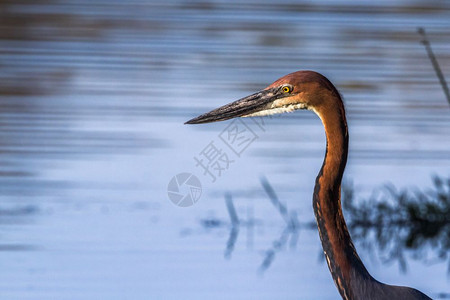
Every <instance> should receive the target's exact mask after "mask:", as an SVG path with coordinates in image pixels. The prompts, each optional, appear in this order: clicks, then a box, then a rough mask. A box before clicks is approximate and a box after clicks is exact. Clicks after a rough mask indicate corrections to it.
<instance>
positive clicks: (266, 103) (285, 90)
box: [185, 71, 340, 124]
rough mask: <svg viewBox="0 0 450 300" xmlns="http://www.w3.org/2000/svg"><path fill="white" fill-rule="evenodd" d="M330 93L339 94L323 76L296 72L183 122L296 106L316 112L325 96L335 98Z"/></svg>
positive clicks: (211, 119) (290, 108)
mask: <svg viewBox="0 0 450 300" xmlns="http://www.w3.org/2000/svg"><path fill="white" fill-rule="evenodd" d="M332 95H338V92H337V90H336V88H335V87H334V86H333V84H331V82H330V81H329V80H328V79H327V78H325V77H324V76H323V75H321V74H319V73H316V72H313V71H298V72H294V73H291V74H288V75H286V76H284V77H281V78H280V79H278V80H276V81H275V82H274V83H272V84H271V85H269V86H268V87H266V88H265V89H264V90H262V91H259V92H257V93H254V94H252V95H250V96H247V97H244V98H242V99H239V100H237V101H234V102H232V103H229V104H226V105H224V106H221V107H219V108H216V109H214V110H212V111H210V112H207V113H205V114H202V115H200V116H198V117H196V118H193V119H191V120H189V121H187V122H186V123H185V124H201V123H210V122H217V121H224V120H228V119H232V118H236V117H252V116H265V115H271V114H278V113H284V112H291V111H294V110H297V109H311V110H314V111H316V112H317V110H318V109H320V107H322V106H324V105H325V104H326V102H327V101H329V100H327V99H332V98H335V97H330V96H332ZM338 98H339V99H340V97H338Z"/></svg>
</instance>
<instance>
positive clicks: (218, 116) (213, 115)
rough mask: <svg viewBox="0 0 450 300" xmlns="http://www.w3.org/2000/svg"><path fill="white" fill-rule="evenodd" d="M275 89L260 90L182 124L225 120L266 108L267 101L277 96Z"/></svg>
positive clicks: (269, 101)
mask: <svg viewBox="0 0 450 300" xmlns="http://www.w3.org/2000/svg"><path fill="white" fill-rule="evenodd" d="M276 90H277V89H267V90H262V91H260V92H257V93H255V94H252V95H250V96H247V97H244V98H242V99H239V100H237V101H234V102H232V103H229V104H226V105H224V106H221V107H219V108H216V109H214V110H212V111H210V112H207V113H205V114H203V115H200V116H198V117H196V118H193V119H191V120H189V121H187V122H186V123H184V124H202V123H211V122H218V121H225V120H228V119H232V118H236V117H242V116H246V115H249V114H252V113H256V112H258V111H261V110H264V109H267V108H268V106H269V103H271V102H272V101H274V100H276V98H277V97H276Z"/></svg>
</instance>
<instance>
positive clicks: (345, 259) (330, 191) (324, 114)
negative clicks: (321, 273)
mask: <svg viewBox="0 0 450 300" xmlns="http://www.w3.org/2000/svg"><path fill="white" fill-rule="evenodd" d="M330 97H334V98H335V99H333V100H326V101H324V102H325V103H326V104H325V105H322V106H321V107H319V108H315V109H314V110H315V112H316V113H317V114H318V115H319V117H320V118H321V120H322V123H323V125H324V127H325V132H326V138H327V148H326V154H325V159H324V162H323V165H322V169H321V170H320V172H319V175H318V176H317V178H316V185H315V189H314V196H313V207H314V213H315V216H316V221H317V226H318V229H319V234H320V240H321V241H322V247H323V251H324V254H325V257H326V260H327V263H328V268H329V269H330V272H331V274H332V276H333V280H334V282H335V284H336V286H337V288H338V290H339V293H340V294H341V296H342V298H343V299H353V298H354V292H353V291H352V280H353V279H354V278H355V277H357V278H367V279H371V278H372V277H371V276H370V274H369V273H368V272H367V270H366V268H365V267H364V265H363V263H362V262H361V259H360V258H359V256H358V254H357V253H356V250H355V248H354V246H353V242H352V240H351V238H350V234H349V232H348V229H347V225H346V224H345V220H344V216H343V214H342V208H341V199H340V194H341V181H342V175H343V173H344V169H345V165H346V163H347V152H348V130H347V121H346V119H345V111H344V105H343V103H342V100H341V98H340V96H339V95H338V94H336V93H333V94H330Z"/></svg>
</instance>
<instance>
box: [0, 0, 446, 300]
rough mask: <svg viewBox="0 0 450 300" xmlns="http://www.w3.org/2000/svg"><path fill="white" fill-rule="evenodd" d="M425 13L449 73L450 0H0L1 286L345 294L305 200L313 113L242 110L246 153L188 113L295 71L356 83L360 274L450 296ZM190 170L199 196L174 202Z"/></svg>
mask: <svg viewBox="0 0 450 300" xmlns="http://www.w3.org/2000/svg"><path fill="white" fill-rule="evenodd" d="M418 27H424V28H425V30H426V31H427V34H428V38H429V40H430V42H431V46H432V48H433V50H434V52H435V54H436V56H437V59H438V61H439V63H440V65H441V68H442V70H443V72H444V74H447V79H449V78H450V77H449V76H450V2H449V1H439V0H433V1H424V0H423V1H414V0H394V1H392V0H389V1H384V0H383V1H377V2H366V1H359V2H358V1H348V0H342V1H327V0H325V1H294V0H288V1H279V2H273V1H268V0H261V1H252V0H245V1H240V2H234V1H231V2H230V1H221V0H211V1H208V0H206V1H177V0H173V1H171V0H169V1H143V0H141V1H140V0H132V1H104V0H92V1H85V0H67V1H58V0H42V1H41V0H36V1H22V0H10V1H4V0H2V1H0V191H1V192H0V266H1V267H0V299H337V298H339V294H338V292H337V290H336V288H335V286H334V284H333V281H332V279H331V276H330V274H329V271H328V268H327V266H326V264H325V263H324V262H323V258H322V256H323V255H322V250H321V245H320V241H319V238H318V234H317V230H316V229H315V227H314V214H313V211H312V207H311V199H312V196H311V195H312V192H313V186H314V180H315V176H316V175H317V173H318V170H319V169H320V166H321V164H322V160H323V155H324V150H325V136H324V133H323V127H322V125H321V123H320V120H319V119H318V118H317V117H316V116H315V115H314V114H312V113H311V112H308V111H298V112H295V113H292V114H286V115H283V116H277V117H273V118H267V119H265V120H264V121H261V120H258V121H255V120H250V119H244V121H243V123H239V124H241V125H240V126H242V125H243V126H246V128H247V130H248V131H247V132H249V133H251V136H250V138H251V139H250V141H251V142H249V143H248V144H246V145H245V148H241V149H240V150H239V151H238V152H235V151H232V150H231V149H230V148H229V147H228V146H227V145H226V143H225V141H224V136H225V135H226V133H227V132H229V129H230V128H229V127H227V126H230V121H228V122H223V123H215V124H208V125H201V126H199V125H198V126H187V125H183V123H184V122H185V121H187V120H188V119H190V118H192V117H195V116H197V115H199V114H201V113H203V112H206V111H209V110H210V109H213V108H215V107H218V106H220V105H222V104H225V103H228V102H230V101H233V100H236V99H238V98H241V97H243V96H246V95H247V94H250V93H253V92H255V91H257V90H260V89H262V88H264V87H265V86H267V85H268V84H270V83H271V82H273V81H274V80H276V79H277V78H279V77H281V76H283V75H285V74H287V73H290V72H293V71H297V70H301V69H312V70H315V71H318V72H321V73H323V74H324V75H325V76H327V77H328V78H329V79H330V80H331V81H332V82H333V83H334V84H335V85H336V86H337V88H338V89H339V90H340V91H341V93H342V94H343V96H344V100H345V103H346V108H347V117H348V123H349V131H350V153H349V162H348V165H347V169H346V174H345V181H346V191H347V193H346V199H348V202H346V203H347V205H346V208H347V209H346V210H345V215H346V217H347V219H348V220H349V222H350V223H349V224H350V230H351V233H352V236H353V237H354V239H355V240H356V241H355V242H356V243H355V244H356V247H357V249H358V252H359V254H360V256H361V257H362V259H363V261H364V262H365V264H366V266H367V268H368V269H369V271H370V272H371V273H372V275H374V277H375V278H377V279H379V280H381V281H384V282H388V283H391V284H396V285H409V286H414V287H416V288H418V289H420V290H422V291H423V292H425V293H427V294H428V295H430V296H431V297H433V298H436V299H444V298H450V296H449V295H450V288H449V286H450V284H449V280H450V275H449V270H450V257H449V255H450V253H449V249H450V229H449V227H450V226H449V223H450V220H449V214H450V208H449V207H450V200H449V198H450V193H449V187H450V180H449V175H450V173H449V170H450V109H449V103H448V102H447V100H446V97H445V95H444V93H443V91H442V88H441V86H440V85H439V80H438V78H437V77H436V75H435V72H434V70H433V67H432V65H431V63H430V60H429V58H428V56H427V53H426V51H425V48H424V45H422V44H421V43H420V41H421V39H422V37H421V36H420V35H419V34H418V33H417V28H418ZM234 124H236V123H234ZM211 145H215V146H216V148H217V149H218V150H220V151H221V152H220V153H221V155H222V154H224V153H225V154H226V155H227V157H228V159H229V161H228V164H227V165H226V168H224V169H223V170H221V171H220V172H218V170H213V169H212V171H211V172H214V173H213V174H212V175H214V176H212V175H211V174H209V173H208V172H206V171H205V170H204V169H203V168H202V167H201V165H199V163H198V159H200V158H201V157H202V156H203V155H204V154H205V153H206V152H207V149H210V148H208V147H211ZM242 149H243V150H242ZM241 150H242V151H241ZM221 157H222V156H221ZM222 158H223V157H222ZM196 159H197V160H196ZM222 162H223V160H222ZM183 172H184V173H188V174H192V175H194V176H195V177H196V178H198V180H199V181H200V182H201V196H200V198H199V199H198V201H197V202H196V203H195V204H193V205H191V206H189V207H179V206H177V205H175V204H174V203H172V202H171V201H170V200H169V197H168V184H169V182H170V180H171V179H172V178H173V176H175V175H177V174H180V173H183ZM261 176H265V177H266V178H267V182H265V181H263V183H264V185H262V184H261V182H260V177H261ZM433 178H434V179H433ZM269 183H270V186H271V187H272V188H273V189H274V190H275V192H276V194H277V196H278V199H279V203H281V204H282V205H283V206H285V208H286V211H287V213H285V214H284V215H283V213H281V214H280V213H279V211H280V209H279V206H278V207H277V206H274V205H273V204H274V203H275V202H274V199H272V202H271V200H270V198H269V197H268V196H267V195H266V193H265V188H266V189H267V187H268V184H269ZM184 188H185V190H183V191H182V192H180V193H181V194H183V193H188V190H187V189H186V187H184ZM169 189H170V187H169ZM225 193H229V194H228V196H227V198H225V197H224V195H225ZM226 199H227V200H226ZM196 200H197V199H196ZM405 205H406V206H408V209H406V210H405ZM418 214H419V217H420V218H418V219H420V220H419V221H420V222H419V225H417V223H414V220H411V218H409V217H411V216H413V217H416V219H417V215H418ZM286 216H289V217H288V218H287V219H291V220H294V221H295V222H294V223H295V224H297V225H295V226H294V227H295V228H294V229H293V227H292V226H290V227H289V226H287V225H286V224H287V223H289V222H287V221H286V220H287V219H286ZM374 216H377V218H374ZM371 218H372V219H373V222H372V223H370V224H365V225H364V226H360V225H361V222H359V223H358V220H368V219H371ZM413 219H414V218H413ZM424 220H425V221H424ZM353 221H354V222H353ZM380 222H381V223H382V224H381V223H380ZM380 224H381V225H380ZM420 224H422V225H423V224H426V225H425V226H424V228H425V232H423V231H421V230H422V229H423V228H422V227H421V226H422V225H420ZM380 226H381V227H380ZM383 226H384V227H383ZM395 226H398V227H395ZM386 227H387V228H389V229H390V231H386V230H384V229H386ZM380 228H381V230H380ZM383 233H385V234H383ZM387 233H389V234H387Z"/></svg>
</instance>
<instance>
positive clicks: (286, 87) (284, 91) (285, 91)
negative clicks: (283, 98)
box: [283, 86, 291, 93]
mask: <svg viewBox="0 0 450 300" xmlns="http://www.w3.org/2000/svg"><path fill="white" fill-rule="evenodd" d="M290 91H291V88H290V87H289V86H283V93H289V92H290Z"/></svg>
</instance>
